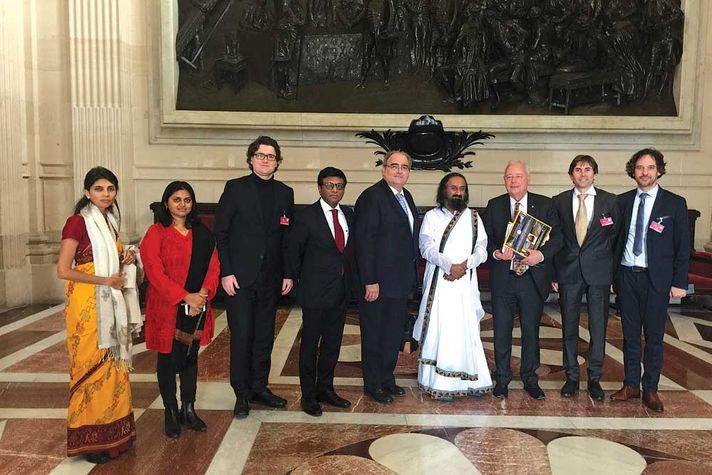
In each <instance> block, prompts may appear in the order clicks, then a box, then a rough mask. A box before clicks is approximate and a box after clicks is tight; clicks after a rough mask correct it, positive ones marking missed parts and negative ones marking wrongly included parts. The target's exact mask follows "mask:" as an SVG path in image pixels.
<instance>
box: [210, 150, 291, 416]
mask: <svg viewBox="0 0 712 475" xmlns="http://www.w3.org/2000/svg"><path fill="white" fill-rule="evenodd" d="M281 162H282V153H281V151H280V148H279V144H278V143H277V141H276V140H274V139H273V138H271V137H266V136H261V137H258V138H257V139H256V140H255V141H254V142H252V143H251V144H250V145H249V146H248V147H247V165H248V166H249V167H250V170H251V171H252V173H251V174H250V175H247V176H243V177H240V178H236V179H234V180H230V181H228V182H227V183H226V184H225V191H224V192H223V194H222V196H221V197H220V201H219V202H218V209H217V212H216V214H215V224H214V226H213V232H214V233H215V240H216V242H217V248H218V257H219V258H220V275H221V284H222V287H223V289H224V290H225V293H226V294H227V298H226V299H225V306H226V307H227V322H228V324H229V326H230V385H231V386H232V389H233V390H234V391H235V396H236V397H237V402H236V403H235V409H234V411H233V412H234V414H235V416H236V417H238V418H244V417H247V416H248V415H249V413H250V405H249V403H250V402H256V403H260V404H263V405H266V406H269V407H284V406H286V404H287V401H286V400H285V399H283V398H281V397H279V396H277V395H275V394H274V393H272V391H270V390H269V389H268V388H267V380H268V377H269V370H270V366H271V356H272V345H273V342H274V323H275V317H276V313H277V305H278V303H279V297H280V294H281V295H286V294H288V293H289V291H290V290H291V289H292V279H291V272H290V270H289V266H288V262H287V260H286V259H285V257H284V254H285V253H286V240H285V237H286V234H287V230H288V229H289V225H290V220H291V218H292V213H293V209H294V191H293V190H292V189H291V188H290V187H288V186H287V185H285V184H284V183H282V182H281V181H277V180H275V179H274V174H275V172H276V171H277V168H279V164H280V163H281Z"/></svg>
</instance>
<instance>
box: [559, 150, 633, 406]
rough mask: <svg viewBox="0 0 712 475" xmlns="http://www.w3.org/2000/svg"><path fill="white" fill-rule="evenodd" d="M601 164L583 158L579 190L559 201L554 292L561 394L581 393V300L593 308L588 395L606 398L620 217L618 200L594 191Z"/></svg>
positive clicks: (574, 169) (577, 163) (576, 171)
mask: <svg viewBox="0 0 712 475" xmlns="http://www.w3.org/2000/svg"><path fill="white" fill-rule="evenodd" d="M597 176H598V164H597V163H596V160H595V159H594V158H593V157H591V156H589V155H577V156H576V157H574V159H573V160H572V161H571V164H570V165H569V177H570V178H571V181H572V182H573V184H574V188H573V189H571V190H568V191H564V192H563V193H561V194H559V195H557V196H555V197H554V198H553V200H554V207H555V208H556V211H557V212H558V214H559V222H560V223H561V230H562V232H561V234H562V237H563V246H562V248H561V251H559V253H558V254H557V255H556V257H555V258H554V268H555V270H554V272H555V276H554V289H555V290H558V291H559V305H560V308H561V323H562V334H563V337H562V339H563V355H564V371H565V372H566V383H565V384H564V386H563V387H562V388H561V395H562V396H563V397H566V398H569V397H573V396H574V395H575V394H576V393H577V392H578V390H579V363H578V340H579V318H580V311H581V298H582V297H583V295H586V302H587V308H588V331H589V333H590V340H589V343H588V375H587V376H588V385H587V388H588V393H589V395H590V396H591V398H592V399H594V400H596V401H602V400H603V398H604V393H603V389H602V388H601V384H600V382H599V381H600V378H601V369H602V367H603V357H604V355H605V345H606V324H607V322H608V308H609V305H608V304H609V295H610V294H609V288H610V286H611V283H612V282H613V274H614V269H615V264H614V259H613V256H614V253H615V245H616V239H617V236H618V231H619V229H620V214H619V211H618V206H617V203H616V196H615V195H614V194H612V193H608V192H607V191H604V190H601V189H600V188H596V187H594V186H593V184H594V182H595V181H596V177H597Z"/></svg>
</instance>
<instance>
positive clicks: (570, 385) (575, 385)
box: [561, 379, 579, 397]
mask: <svg viewBox="0 0 712 475" xmlns="http://www.w3.org/2000/svg"><path fill="white" fill-rule="evenodd" d="M578 390H579V382H578V381H574V380H572V379H567V380H566V382H565V383H564V385H563V386H562V388H561V397H574V395H575V394H576V393H577V392H578Z"/></svg>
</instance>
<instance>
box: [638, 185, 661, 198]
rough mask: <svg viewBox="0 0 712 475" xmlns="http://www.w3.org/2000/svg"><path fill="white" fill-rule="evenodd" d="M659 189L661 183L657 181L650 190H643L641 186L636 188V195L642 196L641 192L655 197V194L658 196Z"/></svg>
mask: <svg viewBox="0 0 712 475" xmlns="http://www.w3.org/2000/svg"><path fill="white" fill-rule="evenodd" d="M659 189H660V185H658V184H657V183H656V184H655V186H654V187H653V188H652V189H650V190H648V191H643V190H641V189H640V188H636V190H635V197H636V198H640V194H641V193H647V194H648V197H650V198H655V196H657V194H658V190H659Z"/></svg>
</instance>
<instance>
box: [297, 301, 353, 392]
mask: <svg viewBox="0 0 712 475" xmlns="http://www.w3.org/2000/svg"><path fill="white" fill-rule="evenodd" d="M345 322H346V300H345V299H344V300H342V301H341V302H340V303H339V304H338V305H336V306H334V307H331V308H326V309H314V308H307V307H302V341H301V343H300V345H299V384H300V385H301V388H302V398H315V397H316V395H317V393H319V392H322V391H324V390H326V389H334V368H336V363H337V361H338V360H339V351H340V350H341V339H342V336H343V334H344V323H345Z"/></svg>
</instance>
